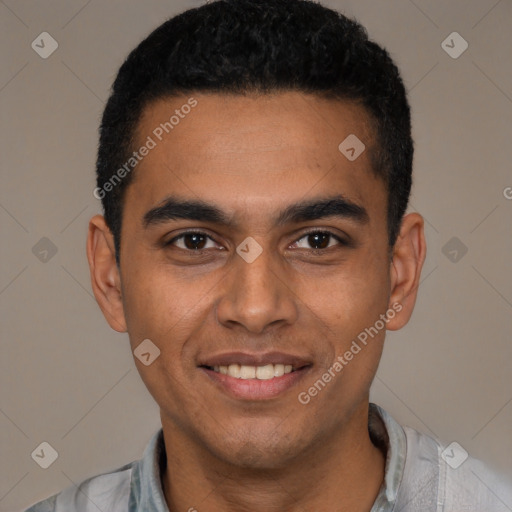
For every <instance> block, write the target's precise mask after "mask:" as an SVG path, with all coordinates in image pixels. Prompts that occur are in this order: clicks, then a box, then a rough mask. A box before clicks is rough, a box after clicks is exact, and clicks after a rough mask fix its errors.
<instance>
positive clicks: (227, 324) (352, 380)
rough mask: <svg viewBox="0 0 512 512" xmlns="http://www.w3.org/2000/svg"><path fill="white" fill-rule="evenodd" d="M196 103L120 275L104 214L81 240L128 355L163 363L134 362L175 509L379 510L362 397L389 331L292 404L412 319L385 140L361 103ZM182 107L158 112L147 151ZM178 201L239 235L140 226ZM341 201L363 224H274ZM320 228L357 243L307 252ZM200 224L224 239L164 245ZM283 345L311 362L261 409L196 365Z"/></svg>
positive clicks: (145, 172) (134, 204)
mask: <svg viewBox="0 0 512 512" xmlns="http://www.w3.org/2000/svg"><path fill="white" fill-rule="evenodd" d="M193 97H194V98H195V99H196V100H197V102H198V104H197V106H196V107H195V108H194V109H193V110H192V111H191V112H190V113H189V114H188V115H187V116H185V117H184V119H181V120H180V122H179V124H178V125H176V126H175V127H174V129H173V131H172V132H171V133H169V134H168V135H166V136H165V137H164V138H163V140H162V141H161V142H159V143H158V144H157V146H156V147H155V148H154V149H152V150H151V151H150V152H149V154H148V155H147V156H146V157H145V158H144V159H143V160H142V161H141V162H140V163H139V164H138V165H137V167H136V170H135V171H134V172H135V176H134V181H133V182H132V183H131V184H130V186H129V187H128V189H127V191H126V196H125V203H124V211H123V226H122V234H121V251H120V254H121V263H120V269H119V268H118V267H117V266H116V263H115V258H114V243H113V238H112V235H111V233H110V231H109V230H108V228H107V227H106V225H105V221H104V219H103V217H102V216H100V215H97V216H95V217H94V218H92V219H91V221H90V225H89V234H88V241H87V254H88V259H89V265H90V270H91V281H92V287H93V290H94V294H95V296H96V299H97V301H98V304H99V306H100V307H101V309H102V311H103V313H104V315H105V317H106V319H107V321H108V322H109V324H110V326H111V327H112V328H113V329H115V330H116V331H119V332H125V331H127V332H128V334H129V338H130V343H131V349H132V351H133V350H134V349H135V348H136V347H137V346H138V345H139V344H140V343H141V342H142V341H143V340H144V339H148V338H149V339H150V340H152V342H153V343H154V344H155V345H157V346H158V347H159V349H160V351H161V354H160V356H159V357H158V358H157V359H156V360H155V361H154V362H153V363H152V364H151V365H149V366H144V365H143V364H141V363H140V361H139V360H138V359H136V358H135V364H136V365H137V368H138V370H139V372H140V375H141V377H142V379H143V381H144V383H145V385H146V386H147V388H148V390H149V391H150V393H151V394H152V396H153V397H154V399H155V400H156V402H157V403H158V405H159V406H160V410H161V420H162V426H163V430H164V439H165V444H166V453H167V469H166V471H165V474H164V476H163V479H162V480H163V482H162V483H163V489H164V493H165V497H166V500H167V503H168V506H169V510H170V511H171V512H173V511H178V510H189V508H190V507H196V509H197V510H198V511H199V512H203V511H205V512H207V511H208V512H214V511H219V512H220V511H223V512H229V511H259V510H267V511H280V512H282V511H303V510H330V511H332V510H351V511H356V512H357V511H369V510H370V509H371V506H372V504H373V502H374V500H375V497H376V495H377V494H378V491H379V488H380V486H381V484H382V480H383V476H384V463H385V456H384V454H383V453H381V452H380V450H378V449H377V448H376V447H375V446H374V445H373V444H372V443H371V440H370V438H369V435H368V400H369V388H370V385H371V382H372V380H373V378H374V375H375V372H376V370H377V367H378V363H379V360H380V357H381V352H382V348H383V343H384V337H385V331H386V329H382V330H380V331H379V333H378V335H376V336H375V337H374V338H373V339H371V341H370V342H369V343H368V344H367V346H365V347H364V348H363V350H361V352H359V353H358V354H357V355H355V356H354V357H353V359H352V360H351V361H350V362H349V363H348V364H347V365H346V366H344V368H343V370H342V371H341V372H340V373H339V374H337V375H336V377H335V378H333V379H332V380H331V382H329V383H328V384H327V385H326V386H325V388H324V389H322V391H321V392H319V393H318V395H317V396H315V397H314V398H312V399H311V401H310V402H309V403H308V404H307V405H304V404H301V403H300V402H299V401H298V399H297V396H298V393H299V392H301V391H305V390H306V391H307V390H308V388H310V387H311V386H312V385H313V384H314V382H315V381H317V380H318V379H319V378H321V376H322V374H323V373H324V372H325V371H326V370H327V369H328V368H330V367H331V366H332V365H333V363H334V362H335V360H336V358H337V357H338V356H343V354H344V353H345V352H346V351H347V350H348V349H349V347H350V345H351V342H352V340H354V339H355V338H356V337H357V335H358V334H359V333H360V332H362V331H364V329H365V328H367V327H370V326H373V325H374V324H375V322H376V320H378V319H379V317H380V315H381V314H384V313H385V312H386V310H388V309H389V308H391V307H392V305H393V304H396V303H399V304H400V305H401V311H400V312H399V313H397V314H396V315H395V316H394V318H393V319H390V320H389V321H388V323H387V325H386V328H387V329H389V330H396V329H400V328H401V327H402V326H404V325H405V324H406V323H407V322H408V320H409V318H410V315H411V314H412V310H413V307H414V303H415V300H416V291H417V287H418V283H419V277H420V272H421V267H422V264H423V261H424V259H425V251H426V248H425V239H424V234H423V219H422V217H421V216H420V215H418V214H416V213H411V214H408V215H406V216H405V217H404V219H403V222H402V226H401V231H400V236H399V238H398V240H397V243H396V244H395V246H394V248H393V250H392V254H391V255H390V248H389V245H388V238H387V226H386V208H387V206H386V205H387V198H386V189H385V185H384V183H383V181H382V180H381V179H379V178H378V177H376V176H375V175H374V174H373V172H372V170H371V165H372V164H371V162H372V160H371V158H370V157H371V153H372V151H373V144H374V133H373V130H372V125H371V123H370V120H369V118H368V116H367V114H366V112H365V110H364V109H363V108H362V107H360V106H358V105H356V104H353V103H346V102H341V101H335V100H326V99H320V98H318V97H316V96H312V95H305V94H302V93H298V92H285V93H278V94H274V95H267V96H257V95H248V96H227V95H218V94H211V95H207V94H194V95H193ZM187 100H188V97H179V98H173V99H166V100H159V101H157V102H154V103H152V104H150V105H149V106H148V107H147V108H146V110H145V112H144V115H143V117H142V119H141V120H140V123H139V126H138V134H137V135H138V142H139V143H140V144H142V143H143V142H144V141H145V140H146V137H147V136H148V135H151V133H152V132H153V130H154V129H155V127H157V126H158V125H159V124H160V123H161V122H164V121H166V120H168V119H169V117H170V116H171V115H172V114H173V113H174V111H175V110H176V109H177V108H179V107H180V106H181V105H183V104H184V103H186V101H187ZM349 134H356V135H357V137H358V138H359V139H360V140H361V141H363V143H364V144H365V145H366V150H365V151H364V152H363V153H362V154H361V156H359V157H358V158H357V159H356V160H355V161H353V162H350V161H349V160H348V159H347V158H345V156H343V155H342V154H341V153H340V151H339V150H338V145H339V144H340V142H341V141H342V140H344V139H345V138H346V137H347V136H348V135H349ZM140 144H139V145H140ZM137 147H138V146H137ZM171 194H172V195H173V196H175V197H179V198H180V199H189V200H199V199H200V200H203V201H206V202H208V203H212V204H214V205H216V206H217V207H218V208H219V209H221V210H222V211H224V212H225V213H226V215H227V217H228V218H229V219H230V220H231V221H232V222H233V225H232V226H229V227H228V226H223V225H218V224H216V223H211V222H204V221H191V220H187V219H178V220H168V221H166V222H161V223H158V224H155V225H152V226H150V227H149V228H147V229H145V227H144V223H143V217H144V215H145V214H146V212H147V211H149V210H151V209H153V208H155V207H156V206H158V205H160V204H162V201H164V200H165V199H166V198H167V197H168V196H170V195H171ZM339 195H341V196H343V197H344V198H346V199H348V200H350V201H352V202H354V203H356V204H358V205H360V206H362V207H364V208H365V209H366V211H367V214H368V220H367V222H358V221H356V220H354V219H350V218H338V217H326V218H323V219H317V220H312V221H311V220H310V221H306V222H298V223H286V224H284V225H275V223H274V219H275V217H276V216H277V214H278V213H279V212H281V211H282V210H283V209H284V208H285V207H287V206H289V205H290V204H293V203H296V202H299V201H305V200H321V199H325V198H331V197H333V196H339ZM312 228H315V229H316V230H317V231H321V232H326V231H327V232H330V233H332V234H333V235H335V236H339V237H343V238H344V239H349V240H350V241H351V245H348V246H346V245H341V244H339V242H337V240H336V239H334V238H330V239H327V241H326V242H325V244H324V245H323V246H322V247H325V246H327V247H326V248H319V249H318V248H317V249H316V251H315V250H312V249H314V248H315V247H318V246H315V245H314V244H315V240H313V241H311V237H309V238H308V236H307V234H308V230H311V229H312ZM189 229H196V230H200V231H201V232H204V233H206V235H208V236H210V237H212V239H213V241H212V240H209V239H206V240H202V247H203V248H204V250H203V251H202V253H199V254H198V251H196V252H195V253H194V251H193V250H192V249H190V248H189V249H187V247H194V246H192V245H191V243H190V238H189V239H188V240H189V241H188V245H186V239H183V238H182V239H179V240H177V241H175V242H174V244H173V245H172V244H171V245H168V246H165V245H164V242H168V241H171V240H172V239H174V237H176V236H178V235H180V234H182V233H183V232H184V231H186V230H189ZM247 237H252V238H253V239H254V240H256V241H257V242H258V244H259V245H260V246H261V247H262V249H263V252H262V254H261V255H260V256H259V257H258V258H257V259H256V260H255V261H254V262H252V263H247V262H246V261H245V260H244V259H242V258H241V257H240V256H239V255H238V254H237V253H236V248H237V246H238V245H239V244H241V242H242V241H244V240H245V239H246V238H247ZM200 241H201V240H200ZM199 245H200V246H201V243H200V244H199ZM272 350H276V351H280V352H285V353H290V354H294V355H296V356H300V357H302V358H304V359H305V360H307V361H308V362H309V363H310V366H309V368H308V369H307V371H304V372H302V376H301V379H300V380H299V381H298V382H297V383H296V384H295V385H294V386H292V387H291V388H290V389H287V390H286V391H285V392H283V393H281V394H280V395H278V396H276V397H274V398H271V399H267V400H260V401H255V400H254V401H251V400H242V399H236V398H233V397H232V396H230V395H228V394H227V393H225V392H224V391H223V390H222V389H221V388H220V386H218V385H217V384H216V383H214V382H213V381H212V380H211V379H210V378H208V376H207V375H205V372H204V371H203V370H202V369H201V368H199V367H198V364H199V362H200V361H204V360H205V358H206V359H207V358H208V357H210V356H212V355H217V354H220V353H224V352H230V351H240V352H249V353H251V354H254V353H261V352H267V351H272Z"/></svg>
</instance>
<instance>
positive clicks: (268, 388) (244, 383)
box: [199, 366, 309, 400]
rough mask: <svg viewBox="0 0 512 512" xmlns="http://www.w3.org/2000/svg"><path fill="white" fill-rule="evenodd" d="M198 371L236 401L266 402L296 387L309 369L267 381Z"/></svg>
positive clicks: (205, 370) (304, 368)
mask: <svg viewBox="0 0 512 512" xmlns="http://www.w3.org/2000/svg"><path fill="white" fill-rule="evenodd" d="M199 369H200V370H203V372H204V373H205V374H206V375H207V376H208V377H209V378H210V379H212V380H213V381H214V382H215V383H216V384H217V385H218V386H219V387H220V388H221V389H222V390H223V391H225V392H227V393H228V394H229V395H231V396H233V397H235V398H237V399H243V400H266V399H269V398H275V397H276V396H279V395H280V394H282V393H284V392H285V391H287V390H289V389H290V388H291V387H293V386H294V385H296V384H297V383H298V382H299V381H300V380H301V379H302V378H303V377H304V374H305V373H306V372H307V370H308V369H309V367H307V366H305V367H303V368H300V369H298V370H295V371H294V372H290V373H285V374H284V375H282V376H281V377H274V378H273V379H267V380H260V379H237V378H236V377H230V376H229V375H224V374H223V373H219V372H216V371H213V370H209V369H208V368H204V367H200V368H199Z"/></svg>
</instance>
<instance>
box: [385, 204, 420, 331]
mask: <svg viewBox="0 0 512 512" xmlns="http://www.w3.org/2000/svg"><path fill="white" fill-rule="evenodd" d="M426 253H427V246H426V243H425V233H424V222H423V217H422V216H421V215H419V214H418V213H409V214H408V215H406V216H405V217H404V218H403V220H402V224H401V227H400V234H399V236H398V238H397V240H396V243H395V246H394V247H393V259H392V261H391V267H390V277H391V293H390V297H389V304H388V307H389V308H391V309H394V310H395V311H397V312H398V314H397V315H395V316H394V317H393V318H391V319H390V320H389V321H388V322H387V324H386V328H387V329H389V330H390V331H396V330H398V329H401V328H402V327H403V326H404V325H405V324H407V322H408V321H409V319H410V318H411V315H412V312H413V309H414V304H415V303H416V296H417V292H418V286H419V282H420V275H421V269H422V267H423V262H424V261H425V256H426ZM393 305H394V306H393ZM400 306H401V309H400Z"/></svg>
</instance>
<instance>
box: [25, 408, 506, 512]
mask: <svg viewBox="0 0 512 512" xmlns="http://www.w3.org/2000/svg"><path fill="white" fill-rule="evenodd" d="M368 429H369V432H370V436H371V438H372V441H373V442H374V443H375V444H376V445H378V446H382V447H383V448H384V449H385V450H386V454H387V455H386V470H385V477H384V482H383V484H382V487H381V489H380V492H379V494H378V496H377V499H376V500H375V503H374V505H373V507H372V509H371V512H512V482H511V481H508V480H505V478H504V477H502V476H500V475H498V474H497V473H495V472H493V471H492V470H491V469H490V468H489V467H487V466H486V465H485V464H484V463H482V462H481V461H479V460H478V459H474V458H472V457H467V454H466V452H465V451H464V449H463V448H462V447H460V445H458V444H455V443H452V444H450V445H448V446H443V445H442V444H441V443H440V442H439V441H438V440H436V439H433V438H431V437H429V436H427V435H425V434H421V433H419V432H417V431H416V430H414V429H412V428H410V427H402V426H400V425H399V424H398V423H397V422H396V421H395V420H394V419H393V418H392V417H391V416H390V415H389V414H388V413H387V412H386V411H385V410H384V409H382V408H381V407H379V406H377V405H375V404H370V418H369V424H368ZM466 457H467V458H466ZM165 458H166V455H165V446H164V438H163V431H162V429H160V430H159V431H158V432H156V433H155V434H154V436H153V437H152V439H151V441H150V442H149V444H148V445H147V447H146V449H145V451H144V455H143V457H142V459H141V460H138V461H135V462H132V463H130V464H126V465H125V466H122V467H120V468H118V469H116V470H114V471H111V472H109V473H104V474H101V475H98V476H94V477H92V478H89V479H88V480H85V481H84V482H82V483H81V484H80V485H79V486H78V487H70V488H68V489H65V490H64V491H62V492H61V493H60V494H57V495H55V496H52V497H51V498H48V499H47V500H45V501H42V502H40V503H37V504H36V505H33V506H32V507H30V508H29V509H27V510H26V512H98V510H101V511H103V512H169V509H168V508H167V505H166V503H165V499H164V494H163V491H162V485H161V478H160V475H161V472H162V469H163V468H164V467H165ZM194 508H195V509H196V510H198V511H199V512H200V511H201V505H200V503H196V504H193V503H191V509H192V510H193V509H194Z"/></svg>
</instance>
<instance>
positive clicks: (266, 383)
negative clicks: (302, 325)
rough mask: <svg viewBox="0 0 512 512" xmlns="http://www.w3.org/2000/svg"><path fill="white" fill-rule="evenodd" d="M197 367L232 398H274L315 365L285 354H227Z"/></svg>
mask: <svg viewBox="0 0 512 512" xmlns="http://www.w3.org/2000/svg"><path fill="white" fill-rule="evenodd" d="M204 363H206V364H200V365H199V366H198V368H199V369H200V370H202V371H203V372H204V374H205V375H206V376H207V377H208V378H209V381H210V382H211V383H213V384H214V385H215V386H216V388H217V390H219V391H221V392H223V393H226V394H228V395H229V396H230V397H232V398H236V399H243V400H265V399H270V398H275V397H277V396H279V395H281V394H283V393H284V392H285V391H288V390H289V389H290V388H292V387H294V386H295V385H297V383H298V382H299V381H300V380H302V378H303V377H304V375H305V374H306V373H307V372H308V371H309V370H310V368H311V367H312V363H311V362H309V361H307V360H305V359H303V358H299V357H294V356H291V355H286V354H278V353H272V354H261V355H250V354H242V353H238V354H224V355H219V356H217V357H212V358H210V359H209V360H208V361H205V362H204Z"/></svg>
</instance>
